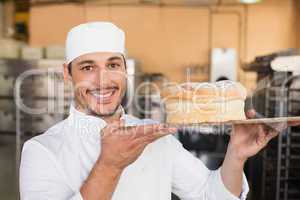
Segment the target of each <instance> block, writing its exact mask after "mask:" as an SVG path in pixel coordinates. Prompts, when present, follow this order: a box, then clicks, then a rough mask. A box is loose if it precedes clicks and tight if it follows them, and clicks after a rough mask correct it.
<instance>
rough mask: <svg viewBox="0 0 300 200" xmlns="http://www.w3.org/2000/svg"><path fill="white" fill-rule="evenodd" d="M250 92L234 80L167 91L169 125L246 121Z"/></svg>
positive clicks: (189, 85)
mask: <svg viewBox="0 0 300 200" xmlns="http://www.w3.org/2000/svg"><path fill="white" fill-rule="evenodd" d="M246 96H247V92H246V89H245V88H244V87H243V86H242V84H240V83H238V82H234V81H228V80H226V81H219V82H215V83H184V84H181V85H170V86H167V87H165V88H164V89H163V91H162V99H163V101H164V103H165V109H166V114H167V123H175V124H182V123H202V122H226V121H230V120H242V119H245V118H246V117H245V112H244V106H245V99H246Z"/></svg>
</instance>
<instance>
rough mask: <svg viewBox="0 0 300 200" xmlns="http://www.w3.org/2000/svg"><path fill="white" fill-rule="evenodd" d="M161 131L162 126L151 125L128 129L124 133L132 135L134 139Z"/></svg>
mask: <svg viewBox="0 0 300 200" xmlns="http://www.w3.org/2000/svg"><path fill="white" fill-rule="evenodd" d="M160 129H161V125H160V124H150V125H141V126H133V127H126V128H125V129H124V131H125V132H126V133H127V134H130V135H132V136H133V137H141V136H144V135H148V134H151V133H154V132H156V131H159V130H160Z"/></svg>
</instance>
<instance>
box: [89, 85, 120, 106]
mask: <svg viewBox="0 0 300 200" xmlns="http://www.w3.org/2000/svg"><path fill="white" fill-rule="evenodd" d="M117 91H118V87H109V88H101V89H96V90H88V94H89V95H90V96H92V98H94V99H95V100H96V101H97V103H101V104H107V103H111V102H112V100H113V97H114V96H115V94H116V93H117Z"/></svg>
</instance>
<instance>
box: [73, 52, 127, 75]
mask: <svg viewBox="0 0 300 200" xmlns="http://www.w3.org/2000/svg"><path fill="white" fill-rule="evenodd" d="M121 55H122V58H123V61H124V65H125V69H127V66H126V59H125V56H124V55H123V54H121ZM68 72H69V74H70V76H72V62H70V63H69V64H68Z"/></svg>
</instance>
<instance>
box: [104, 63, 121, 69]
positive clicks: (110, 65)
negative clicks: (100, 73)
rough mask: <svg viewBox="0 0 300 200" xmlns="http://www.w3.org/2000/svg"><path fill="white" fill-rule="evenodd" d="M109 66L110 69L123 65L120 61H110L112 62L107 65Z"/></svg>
mask: <svg viewBox="0 0 300 200" xmlns="http://www.w3.org/2000/svg"><path fill="white" fill-rule="evenodd" d="M107 67H108V68H109V69H118V68H120V67H121V65H120V64H119V63H110V64H108V65H107Z"/></svg>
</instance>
